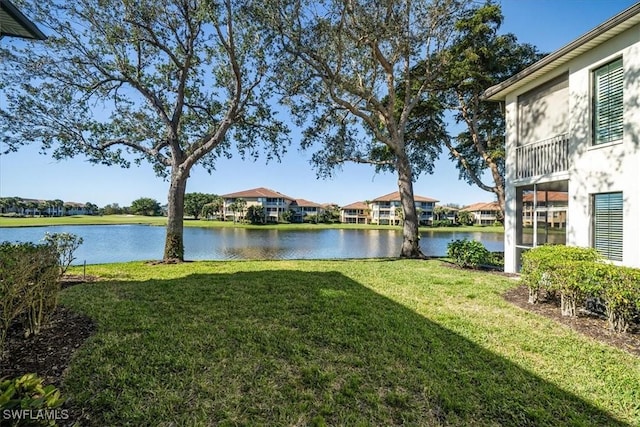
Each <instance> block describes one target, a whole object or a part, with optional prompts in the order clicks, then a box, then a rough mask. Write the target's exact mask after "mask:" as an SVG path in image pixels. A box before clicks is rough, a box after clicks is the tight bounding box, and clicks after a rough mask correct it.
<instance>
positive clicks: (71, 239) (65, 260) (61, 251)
mask: <svg viewBox="0 0 640 427" xmlns="http://www.w3.org/2000/svg"><path fill="white" fill-rule="evenodd" d="M43 241H44V242H45V243H46V244H48V245H52V246H53V247H54V248H55V249H56V252H57V253H58V264H59V266H60V275H61V276H62V275H63V274H64V273H65V272H66V271H67V268H69V266H70V265H71V263H72V262H73V260H75V259H76V258H75V256H74V252H75V251H76V250H77V249H78V247H80V245H81V244H82V242H83V239H82V237H78V236H76V235H75V234H71V233H45V234H44V239H43Z"/></svg>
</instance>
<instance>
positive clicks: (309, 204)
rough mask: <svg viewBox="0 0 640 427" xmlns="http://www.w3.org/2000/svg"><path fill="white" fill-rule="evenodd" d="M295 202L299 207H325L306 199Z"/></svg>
mask: <svg viewBox="0 0 640 427" xmlns="http://www.w3.org/2000/svg"><path fill="white" fill-rule="evenodd" d="M294 202H295V204H296V205H298V206H305V207H311V208H321V207H323V206H322V205H320V204H318V203H315V202H310V201H309V200H305V199H295V200H294Z"/></svg>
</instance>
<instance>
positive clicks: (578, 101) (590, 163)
mask: <svg viewBox="0 0 640 427" xmlns="http://www.w3.org/2000/svg"><path fill="white" fill-rule="evenodd" d="M620 56H622V57H623V68H624V77H623V79H624V83H623V85H624V86H623V94H624V98H623V103H624V115H623V118H624V136H623V139H622V140H621V141H615V142H613V143H609V144H602V145H598V146H593V143H592V138H593V137H592V119H593V117H592V84H593V83H592V72H593V70H594V69H596V68H598V67H600V66H601V65H604V64H606V63H608V62H610V61H612V60H614V59H616V58H619V57H620ZM565 73H568V76H569V88H568V91H569V92H568V94H569V98H568V100H569V117H568V120H567V122H568V125H569V126H568V131H569V165H570V166H569V169H568V170H567V171H560V172H556V173H551V174H547V175H538V176H534V177H532V178H527V179H517V178H516V167H515V165H516V154H515V151H516V150H515V147H517V146H518V144H519V142H520V141H519V135H520V134H521V133H520V132H519V129H521V128H522V127H523V124H521V123H518V118H519V115H520V112H521V109H520V108H519V106H518V100H519V97H520V96H521V95H524V94H526V93H527V92H530V91H531V90H532V89H534V88H535V87H536V86H541V85H542V84H544V83H545V82H548V81H549V80H551V79H553V78H555V77H557V76H560V75H562V74H565ZM522 99H524V98H520V100H522ZM505 111H506V118H507V121H506V125H507V138H506V144H507V159H506V160H507V165H508V167H507V171H506V176H505V178H506V188H505V191H506V206H505V271H508V272H515V271H517V270H518V267H519V260H520V251H519V250H517V248H516V243H517V236H518V233H519V232H520V228H521V226H522V220H521V218H522V216H521V215H522V204H521V202H519V200H521V198H518V197H517V196H518V192H519V191H521V190H518V189H519V188H521V187H523V186H525V185H530V184H543V183H551V182H556V181H560V180H566V179H568V181H569V184H568V192H569V194H568V196H569V203H568V212H567V235H566V242H567V245H572V246H584V247H589V246H592V245H593V242H592V240H593V237H592V214H591V210H592V206H591V205H592V203H591V199H592V196H593V194H596V193H606V192H618V191H621V192H622V193H623V200H624V202H623V203H624V217H623V224H624V225H623V227H624V241H623V254H624V255H623V262H622V263H623V264H624V265H628V266H634V267H640V25H635V26H633V27H631V28H629V29H628V30H626V31H625V32H623V33H621V34H619V35H618V36H616V37H614V38H612V39H610V40H608V41H606V42H604V43H602V44H601V45H599V46H597V47H595V48H593V49H591V50H588V51H586V52H584V53H583V54H581V55H579V56H577V57H576V58H574V59H572V60H571V61H569V62H568V63H567V64H566V65H564V66H563V67H561V68H559V69H558V70H557V71H556V72H554V74H553V75H548V76H546V77H544V78H540V79H538V80H536V81H534V82H532V83H530V84H528V85H525V86H523V87H522V88H521V89H519V90H517V91H514V92H512V93H510V94H509V95H508V96H507V97H506V102H505ZM521 119H522V120H526V121H529V122H533V123H534V124H535V125H536V126H537V127H538V129H539V130H538V131H535V132H534V133H533V135H534V137H535V138H541V139H544V138H548V137H552V136H554V135H548V136H545V133H546V132H549V133H553V132H556V131H557V129H561V128H558V126H557V125H556V124H554V123H555V122H554V119H553V116H551V118H549V120H551V122H536V120H533V119H532V116H526V117H522V118H521ZM527 142H528V141H527ZM520 196H521V194H520ZM518 215H520V220H519V219H518Z"/></svg>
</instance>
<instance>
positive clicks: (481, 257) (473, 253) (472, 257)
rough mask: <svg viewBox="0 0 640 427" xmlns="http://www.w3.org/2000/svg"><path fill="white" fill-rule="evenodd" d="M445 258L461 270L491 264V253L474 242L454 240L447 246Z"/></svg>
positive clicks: (480, 244)
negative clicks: (448, 258) (451, 260)
mask: <svg viewBox="0 0 640 427" xmlns="http://www.w3.org/2000/svg"><path fill="white" fill-rule="evenodd" d="M447 256H448V257H450V258H452V259H453V262H455V263H456V264H457V265H459V266H460V267H463V268H479V267H480V266H482V265H487V264H491V259H492V257H491V253H490V252H489V251H488V250H487V248H485V247H484V245H483V244H482V243H480V242H478V241H475V240H467V239H462V240H454V241H452V242H450V243H449V244H448V245H447Z"/></svg>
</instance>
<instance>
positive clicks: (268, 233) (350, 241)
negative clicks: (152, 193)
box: [0, 225, 504, 264]
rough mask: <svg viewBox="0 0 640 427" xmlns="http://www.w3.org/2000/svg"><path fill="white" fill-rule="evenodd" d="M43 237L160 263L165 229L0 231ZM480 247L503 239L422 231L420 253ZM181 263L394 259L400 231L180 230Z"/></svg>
mask: <svg viewBox="0 0 640 427" xmlns="http://www.w3.org/2000/svg"><path fill="white" fill-rule="evenodd" d="M45 232H50V233H56V232H57V233H61V232H67V233H73V234H75V235H78V236H80V237H82V238H83V239H84V243H83V244H82V246H80V248H79V249H78V251H77V253H76V255H77V259H76V263H82V262H84V261H86V262H87V263H89V264H101V263H110V262H125V261H141V260H153V259H160V258H162V253H163V248H164V237H165V228H164V227H152V226H146V225H97V226H58V227H28V228H0V241H4V240H9V241H31V242H38V241H40V240H41V239H42V237H43V236H44V233H45ZM464 238H467V239H473V240H479V241H481V242H482V243H483V244H484V245H485V246H486V247H487V249H489V250H490V251H503V248H504V245H503V234H502V233H480V232H461V231H453V232H442V231H435V232H434V231H423V232H422V234H421V239H420V247H421V249H422V251H423V253H424V254H425V255H428V256H442V255H445V254H446V251H447V244H448V243H449V242H451V241H452V240H457V239H464ZM184 243H185V258H186V259H190V260H221V259H344V258H383V257H396V256H398V254H399V251H400V245H401V243H402V231H401V230H366V229H365V230H345V229H318V230H297V231H283V230H273V229H271V230H261V229H257V230H256V229H245V228H199V227H188V228H185V230H184Z"/></svg>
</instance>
